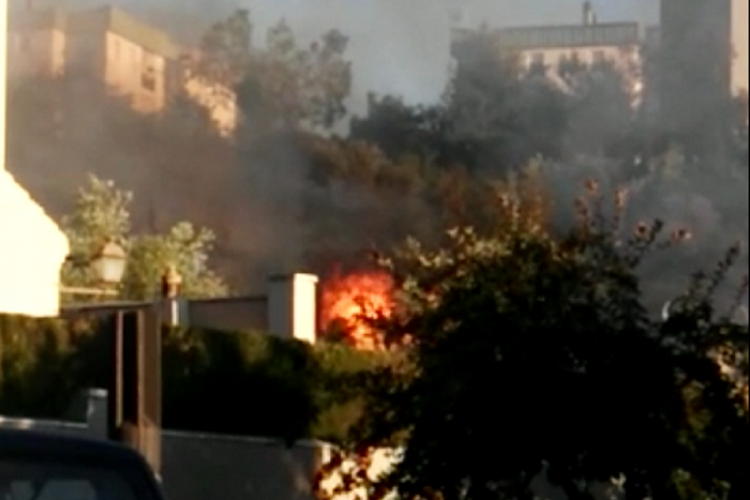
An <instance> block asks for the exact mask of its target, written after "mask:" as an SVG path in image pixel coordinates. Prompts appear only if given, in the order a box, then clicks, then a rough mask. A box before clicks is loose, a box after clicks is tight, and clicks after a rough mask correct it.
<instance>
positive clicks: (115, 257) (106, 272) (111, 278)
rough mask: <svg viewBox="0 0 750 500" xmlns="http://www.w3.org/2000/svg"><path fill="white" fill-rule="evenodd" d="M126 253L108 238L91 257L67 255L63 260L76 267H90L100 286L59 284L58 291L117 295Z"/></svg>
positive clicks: (125, 264)
mask: <svg viewBox="0 0 750 500" xmlns="http://www.w3.org/2000/svg"><path fill="white" fill-rule="evenodd" d="M127 258H128V256H127V253H126V252H125V250H124V249H123V248H122V247H121V246H120V245H118V244H117V242H115V241H114V240H112V239H110V240H107V242H106V243H105V244H104V246H103V247H102V248H101V249H100V250H99V251H98V252H97V253H95V254H94V255H93V257H88V256H80V255H69V256H68V257H67V258H66V259H65V261H66V262H69V263H71V264H72V265H73V266H74V267H77V268H91V269H93V270H94V273H95V274H96V279H97V281H98V282H99V283H100V284H101V286H100V287H95V288H89V287H73V286H60V292H62V293H67V294H72V295H117V293H118V292H117V289H116V288H117V285H119V284H120V283H121V282H122V278H123V276H124V275H125V268H126V266H127Z"/></svg>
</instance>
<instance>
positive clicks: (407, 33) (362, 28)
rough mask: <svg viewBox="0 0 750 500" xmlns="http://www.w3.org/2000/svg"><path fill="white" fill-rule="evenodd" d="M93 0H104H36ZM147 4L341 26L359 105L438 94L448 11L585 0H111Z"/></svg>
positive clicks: (538, 16)
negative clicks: (386, 97) (385, 97)
mask: <svg viewBox="0 0 750 500" xmlns="http://www.w3.org/2000/svg"><path fill="white" fill-rule="evenodd" d="M35 1H37V2H38V3H40V4H41V3H49V2H59V1H62V2H75V3H77V4H86V5H96V4H101V3H104V2H105V1H107V0H35ZM109 1H110V2H111V3H113V4H116V5H120V6H126V7H128V6H129V7H135V8H137V9H138V10H140V11H141V12H143V11H144V9H146V10H147V9H160V10H162V11H172V10H175V11H183V12H190V13H191V14H192V16H193V17H199V18H200V19H201V20H202V21H204V22H205V23H210V22H211V21H212V20H216V19H218V18H220V17H222V16H226V15H227V14H228V13H230V12H231V11H232V10H233V9H235V8H237V7H244V8H247V9H249V10H250V12H251V15H252V18H253V20H254V22H255V24H256V26H257V28H258V29H257V30H256V33H258V34H259V36H260V35H262V33H263V32H264V31H265V29H264V28H266V27H268V26H269V25H270V24H272V23H274V22H276V21H278V20H279V19H280V18H282V17H283V18H285V19H286V20H287V21H288V22H289V24H290V25H291V26H292V28H294V30H295V32H296V33H297V34H298V35H299V36H300V37H301V38H303V39H311V38H314V37H316V36H319V35H320V34H322V33H323V32H325V31H327V30H329V29H332V28H337V29H339V30H340V31H342V32H343V33H344V34H346V35H348V36H349V38H350V41H349V50H348V55H349V57H350V58H351V60H352V62H353V72H354V90H353V96H352V100H351V103H350V109H351V110H352V111H354V112H355V113H359V112H362V111H363V110H364V106H365V103H366V96H367V93H368V92H375V93H380V94H385V93H388V94H395V95H400V96H402V97H404V99H405V100H406V101H407V102H412V103H418V102H422V103H427V102H431V101H435V100H436V99H438V98H439V96H440V94H441V93H442V91H443V89H444V88H445V84H446V81H447V72H448V65H449V55H448V54H449V36H450V29H449V28H450V24H451V21H450V19H451V12H456V11H458V10H460V11H461V12H462V14H463V22H464V24H466V25H467V26H468V27H478V26H480V25H481V24H482V23H486V24H487V25H488V26H490V27H501V26H519V25H539V24H554V23H577V22H579V21H580V20H581V18H582V5H583V0H109ZM593 3H594V8H595V9H596V11H597V13H598V16H599V19H600V20H601V21H638V22H648V23H652V22H654V20H655V19H656V17H657V16H656V12H657V11H658V3H659V0H593Z"/></svg>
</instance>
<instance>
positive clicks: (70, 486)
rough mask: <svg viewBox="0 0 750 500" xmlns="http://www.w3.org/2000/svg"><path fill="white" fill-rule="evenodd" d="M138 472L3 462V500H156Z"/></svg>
mask: <svg viewBox="0 0 750 500" xmlns="http://www.w3.org/2000/svg"><path fill="white" fill-rule="evenodd" d="M155 498H156V497H154V495H153V491H151V489H150V488H149V485H148V483H147V482H146V479H145V477H143V474H141V473H140V472H139V471H138V470H137V469H133V470H126V469H122V468H115V467H106V466H101V465H91V464H81V463H79V464H76V463H71V462H70V461H69V460H65V461H62V460H61V461H53V460H44V461H40V460H33V461H32V460H17V459H13V460H4V459H0V500H155Z"/></svg>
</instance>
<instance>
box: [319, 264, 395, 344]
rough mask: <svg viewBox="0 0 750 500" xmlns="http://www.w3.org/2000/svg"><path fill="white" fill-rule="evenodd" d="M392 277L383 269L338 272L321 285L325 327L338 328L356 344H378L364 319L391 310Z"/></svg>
mask: <svg viewBox="0 0 750 500" xmlns="http://www.w3.org/2000/svg"><path fill="white" fill-rule="evenodd" d="M392 294H393V280H392V279H391V277H390V276H389V275H388V274H387V273H384V272H367V273H354V274H348V275H346V276H341V275H339V274H338V273H337V274H335V275H334V276H333V277H332V278H330V279H328V280H325V281H324V282H323V286H322V287H321V311H320V316H321V323H322V326H323V329H324V330H328V329H330V328H332V327H333V326H334V325H337V326H339V327H341V329H342V330H343V333H345V334H346V336H347V338H348V340H350V341H351V342H352V343H353V344H354V345H355V346H357V347H360V348H364V349H375V348H377V347H379V342H378V339H377V338H376V333H375V332H373V331H372V328H371V327H370V326H369V325H367V324H366V319H375V318H377V317H378V316H380V315H385V316H387V315H389V314H390V313H391V311H392V307H393V304H392Z"/></svg>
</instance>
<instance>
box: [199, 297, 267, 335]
mask: <svg viewBox="0 0 750 500" xmlns="http://www.w3.org/2000/svg"><path fill="white" fill-rule="evenodd" d="M186 307H187V314H186V315H185V316H186V317H187V321H188V324H189V325H190V326H193V327H197V328H210V329H215V330H227V331H241V330H266V328H267V326H268V298H267V297H265V296H262V297H232V298H226V299H207V300H191V301H189V302H188V303H187V304H186Z"/></svg>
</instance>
